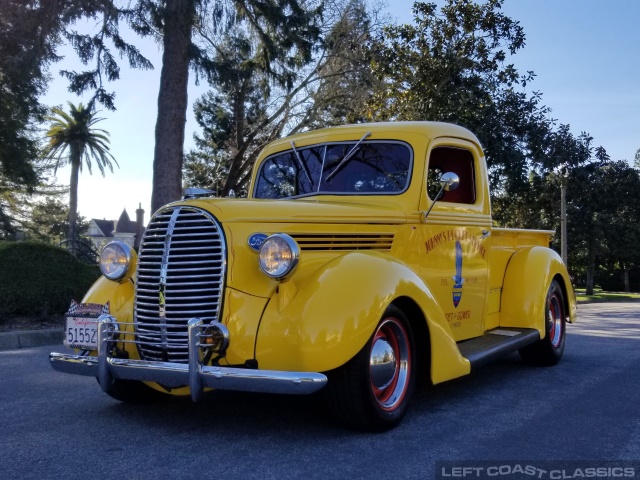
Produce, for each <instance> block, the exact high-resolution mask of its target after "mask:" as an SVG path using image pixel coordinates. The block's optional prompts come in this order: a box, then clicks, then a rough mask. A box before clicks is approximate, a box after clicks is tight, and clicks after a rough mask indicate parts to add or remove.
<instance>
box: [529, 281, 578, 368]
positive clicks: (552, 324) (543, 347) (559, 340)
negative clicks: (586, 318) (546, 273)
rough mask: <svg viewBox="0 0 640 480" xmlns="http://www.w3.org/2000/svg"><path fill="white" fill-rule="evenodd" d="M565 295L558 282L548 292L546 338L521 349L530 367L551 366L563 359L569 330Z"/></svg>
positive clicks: (553, 283) (554, 282) (553, 282)
mask: <svg viewBox="0 0 640 480" xmlns="http://www.w3.org/2000/svg"><path fill="white" fill-rule="evenodd" d="M566 320H567V313H566V310H565V303H564V293H563V292H562V287H561V286H560V284H559V283H558V281H557V280H553V281H552V282H551V285H550V286H549V291H548V292H547V300H546V305H545V336H544V338H543V339H542V340H539V341H538V342H536V343H534V344H533V345H529V346H527V347H524V348H522V349H520V356H521V357H522V359H523V360H524V361H525V362H527V363H529V364H530V365H542V366H551V365H555V364H556V363H558V362H559V361H560V359H561V358H562V354H563V353H564V343H565V337H566V330H567V322H566Z"/></svg>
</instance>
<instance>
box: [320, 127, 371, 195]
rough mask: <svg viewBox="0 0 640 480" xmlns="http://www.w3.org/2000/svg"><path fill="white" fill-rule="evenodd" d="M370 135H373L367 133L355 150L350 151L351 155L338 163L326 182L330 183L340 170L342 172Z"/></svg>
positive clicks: (348, 154)
mask: <svg viewBox="0 0 640 480" xmlns="http://www.w3.org/2000/svg"><path fill="white" fill-rule="evenodd" d="M369 135H371V132H367V133H365V134H364V135H363V136H362V138H361V139H360V140H358V143H356V144H355V145H354V146H353V148H352V149H351V150H350V151H349V153H347V154H346V155H345V156H344V158H343V159H342V160H340V163H338V166H337V167H336V168H334V169H333V171H332V172H331V173H330V174H329V175H327V178H325V180H324V181H325V182H327V183H328V182H329V181H330V180H331V179H332V178H333V177H335V175H336V173H338V170H340V169H341V168H342V167H343V166H344V165H345V164H346V163H347V162H348V161H349V160H351V157H353V156H354V155H355V153H356V152H357V151H358V147H359V146H360V144H361V143H362V141H363V140H364V139H365V138H367V137H368V136H369Z"/></svg>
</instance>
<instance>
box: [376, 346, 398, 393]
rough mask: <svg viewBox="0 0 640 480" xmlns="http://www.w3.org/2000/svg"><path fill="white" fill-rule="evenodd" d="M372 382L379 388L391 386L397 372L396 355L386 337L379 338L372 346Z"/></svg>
mask: <svg viewBox="0 0 640 480" xmlns="http://www.w3.org/2000/svg"><path fill="white" fill-rule="evenodd" d="M370 368H371V383H372V384H373V386H374V387H375V388H377V389H378V390H382V389H383V388H386V387H388V386H389V384H390V383H391V382H392V381H393V377H394V376H395V373H396V355H395V352H394V351H393V347H392V346H391V345H390V344H389V342H388V341H387V340H386V339H384V338H379V339H377V340H376V341H375V343H374V344H373V347H372V348H371V361H370Z"/></svg>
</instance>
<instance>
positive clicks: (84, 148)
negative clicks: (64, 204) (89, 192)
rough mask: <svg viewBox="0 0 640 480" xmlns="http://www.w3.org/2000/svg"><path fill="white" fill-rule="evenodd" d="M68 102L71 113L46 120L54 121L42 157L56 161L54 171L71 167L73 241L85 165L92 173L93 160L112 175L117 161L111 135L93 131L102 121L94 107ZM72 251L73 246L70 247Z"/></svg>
mask: <svg viewBox="0 0 640 480" xmlns="http://www.w3.org/2000/svg"><path fill="white" fill-rule="evenodd" d="M68 103H69V113H66V112H65V111H63V110H62V109H61V108H58V107H56V108H53V109H52V113H53V115H51V116H48V117H46V119H47V120H49V121H50V122H51V125H50V127H49V130H48V131H47V145H46V146H45V148H44V152H43V157H44V158H45V159H48V160H51V161H53V163H54V165H55V169H56V170H57V168H58V167H59V166H61V165H64V164H66V163H69V164H70V165H71V179H70V183H69V235H68V238H69V239H71V240H73V239H75V238H76V236H77V232H78V229H77V216H78V174H79V172H81V171H82V166H83V165H86V167H87V169H88V170H89V174H91V166H92V161H94V162H95V163H96V164H97V165H98V169H99V170H100V173H102V175H103V176H104V174H105V168H109V170H111V172H113V165H112V163H111V162H112V161H113V162H114V163H115V164H116V165H117V164H118V162H116V160H115V158H113V155H111V153H110V152H109V133H108V132H107V131H106V130H102V129H99V128H94V125H95V124H96V123H98V122H100V121H101V120H103V119H102V118H98V117H96V113H97V112H95V111H93V110H92V108H91V107H88V108H85V107H84V106H83V105H82V104H79V105H78V106H75V105H73V104H72V103H71V102H68ZM71 250H72V251H73V244H72V245H71Z"/></svg>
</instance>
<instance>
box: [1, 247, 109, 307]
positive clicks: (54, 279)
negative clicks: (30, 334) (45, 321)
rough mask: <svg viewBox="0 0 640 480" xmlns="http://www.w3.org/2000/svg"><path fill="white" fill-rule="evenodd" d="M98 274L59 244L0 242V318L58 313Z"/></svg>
mask: <svg viewBox="0 0 640 480" xmlns="http://www.w3.org/2000/svg"><path fill="white" fill-rule="evenodd" d="M99 276H100V269H99V268H98V267H97V266H92V265H87V264H84V263H81V262H79V261H78V260H76V258H75V257H73V256H72V255H71V254H69V252H67V251H66V250H63V249H62V248H59V247H54V246H52V245H47V244H44V243H37V242H0V319H2V317H6V316H11V315H25V316H36V317H44V316H48V315H62V314H64V313H65V312H66V311H67V309H68V308H69V304H70V302H71V299H75V300H77V301H80V299H81V298H82V297H83V296H84V294H85V292H86V291H87V290H88V289H89V287H90V286H91V285H92V284H93V282H95V280H96V279H97V278H98V277H99Z"/></svg>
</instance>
